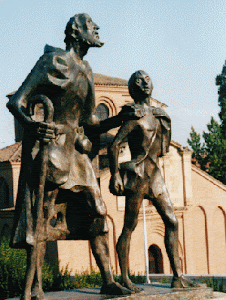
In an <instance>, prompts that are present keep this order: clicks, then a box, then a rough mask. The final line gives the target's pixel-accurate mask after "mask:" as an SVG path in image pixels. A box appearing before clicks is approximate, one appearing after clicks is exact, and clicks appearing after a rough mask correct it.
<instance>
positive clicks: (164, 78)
mask: <svg viewBox="0 0 226 300" xmlns="http://www.w3.org/2000/svg"><path fill="white" fill-rule="evenodd" d="M82 12H86V13H88V14H89V15H90V16H91V17H92V18H93V20H94V21H95V22H96V23H97V24H98V25H99V26H100V30H99V33H100V38H101V40H102V41H104V42H105V45H104V46H103V47H102V48H93V49H90V51H89V53H88V55H87V56H86V59H87V60H88V61H89V63H90V65H91V67H92V69H93V72H95V73H101V74H105V75H109V76H114V77H120V78H125V79H128V78H129V77H130V75H131V74H132V73H133V72H134V71H136V70H138V69H143V70H144V71H146V72H147V73H148V74H149V75H150V77H151V78H152V81H153V84H154V90H153V97H154V98H156V99H158V100H159V101H162V102H164V103H166V104H167V105H168V106H169V107H168V108H167V112H168V113H169V115H170V116H171V118H172V129H173V135H172V136H173V139H174V140H175V141H177V142H179V143H181V144H182V145H183V146H186V145H187V143H186V141H187V138H188V137H189V132H190V129H191V126H192V125H193V126H194V127H195V129H196V130H197V131H198V132H199V133H202V131H203V130H206V124H207V123H208V122H209V120H210V117H211V116H214V117H215V118H216V119H218V112H219V107H218V102H217V101H218V94H217V90H218V88H217V86H216V85H215V77H216V75H218V74H220V73H221V70H222V66H223V64H224V61H225V59H226V18H225V16H226V2H225V0H199V1H197V0H196V1H194V0H142V1H141V0H111V1H109V0H106V1H105V0H86V1H85V0H83V1H80V0H76V1H75V0H73V1H72V0H0V27H1V33H0V37H1V46H0V48H1V51H0V53H1V55H0V63H1V72H0V84H1V85H0V111H1V114H0V148H2V147H5V146H8V145H10V144H12V143H13V142H14V131H13V118H12V116H11V115H10V113H9V112H8V110H7V109H6V107H5V105H6V102H7V98H6V97H5V95H6V94H8V93H10V92H12V91H14V90H16V89H18V87H19V86H20V85H21V83H22V82H23V80H24V79H25V78H26V76H27V74H28V73H29V72H30V70H31V69H32V67H33V66H34V64H35V63H36V61H37V60H38V58H39V57H40V56H41V55H42V53H43V48H44V46H45V44H50V45H53V46H56V47H61V48H64V42H63V40H64V29H65V25H66V23H67V21H68V20H69V18H70V17H71V16H73V15H74V14H76V13H82Z"/></svg>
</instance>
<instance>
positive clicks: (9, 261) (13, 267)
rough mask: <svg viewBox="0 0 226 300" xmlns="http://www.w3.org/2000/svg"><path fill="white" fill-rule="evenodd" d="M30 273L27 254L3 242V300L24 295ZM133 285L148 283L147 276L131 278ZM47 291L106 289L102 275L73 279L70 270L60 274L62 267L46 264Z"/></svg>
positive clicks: (0, 276)
mask: <svg viewBox="0 0 226 300" xmlns="http://www.w3.org/2000/svg"><path fill="white" fill-rule="evenodd" d="M25 272H26V251H25V250H24V249H12V248H10V247H9V240H8V239H6V238H3V239H2V240H1V243H0V299H6V298H13V297H17V296H19V295H21V293H22V290H23V287H24V277H25ZM130 278H131V280H132V282H134V283H136V284H139V283H144V282H145V279H144V277H143V276H141V275H138V276H135V275H130ZM42 279H43V290H44V291H45V292H48V291H62V290H70V289H78V288H91V287H98V286H101V285H102V278H101V275H100V272H95V271H94V270H91V272H88V271H85V272H83V273H82V274H76V275H74V276H73V277H72V276H71V271H70V270H69V268H68V267H66V268H64V269H61V270H59V268H58V265H57V264H55V265H52V264H51V265H50V264H49V263H48V262H46V261H44V264H43V269H42ZM114 279H115V281H118V282H120V281H121V276H115V275H114Z"/></svg>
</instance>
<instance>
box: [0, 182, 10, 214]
mask: <svg viewBox="0 0 226 300" xmlns="http://www.w3.org/2000/svg"><path fill="white" fill-rule="evenodd" d="M7 207H9V186H8V184H7V183H6V180H5V179H4V178H3V177H0V208H7Z"/></svg>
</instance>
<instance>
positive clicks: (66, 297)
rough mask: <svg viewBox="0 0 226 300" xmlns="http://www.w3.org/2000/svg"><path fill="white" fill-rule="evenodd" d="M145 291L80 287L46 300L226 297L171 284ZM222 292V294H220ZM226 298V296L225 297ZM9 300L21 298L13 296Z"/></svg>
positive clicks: (49, 295) (148, 286) (150, 286)
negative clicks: (109, 291)
mask: <svg viewBox="0 0 226 300" xmlns="http://www.w3.org/2000/svg"><path fill="white" fill-rule="evenodd" d="M139 286H141V287H142V288H143V289H144V291H143V292H141V293H139V294H133V295H131V296H107V295H100V294H99V293H100V288H90V289H78V290H70V291H62V292H49V293H46V294H45V296H46V300H78V299H83V300H103V299H114V300H149V299H150V300H177V299H178V300H190V299H191V300H204V299H206V300H209V299H224V295H225V297H226V294H222V293H218V295H216V297H215V295H214V294H215V293H213V290H212V289H211V288H205V287H203V288H198V289H197V288H192V289H171V288H170V285H169V284H159V283H153V284H142V285H139ZM219 294H221V295H219ZM225 299H226V298H225ZM8 300H19V298H13V299H8Z"/></svg>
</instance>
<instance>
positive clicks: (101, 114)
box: [96, 103, 109, 121]
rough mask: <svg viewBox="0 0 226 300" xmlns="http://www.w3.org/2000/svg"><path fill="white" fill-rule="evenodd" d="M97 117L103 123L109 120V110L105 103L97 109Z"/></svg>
mask: <svg viewBox="0 0 226 300" xmlns="http://www.w3.org/2000/svg"><path fill="white" fill-rule="evenodd" d="M96 115H97V117H98V118H99V119H100V120H101V121H103V120H105V119H107V118H108V116H109V109H108V107H107V105H105V104H103V103H101V104H99V105H98V106H97V109H96Z"/></svg>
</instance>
